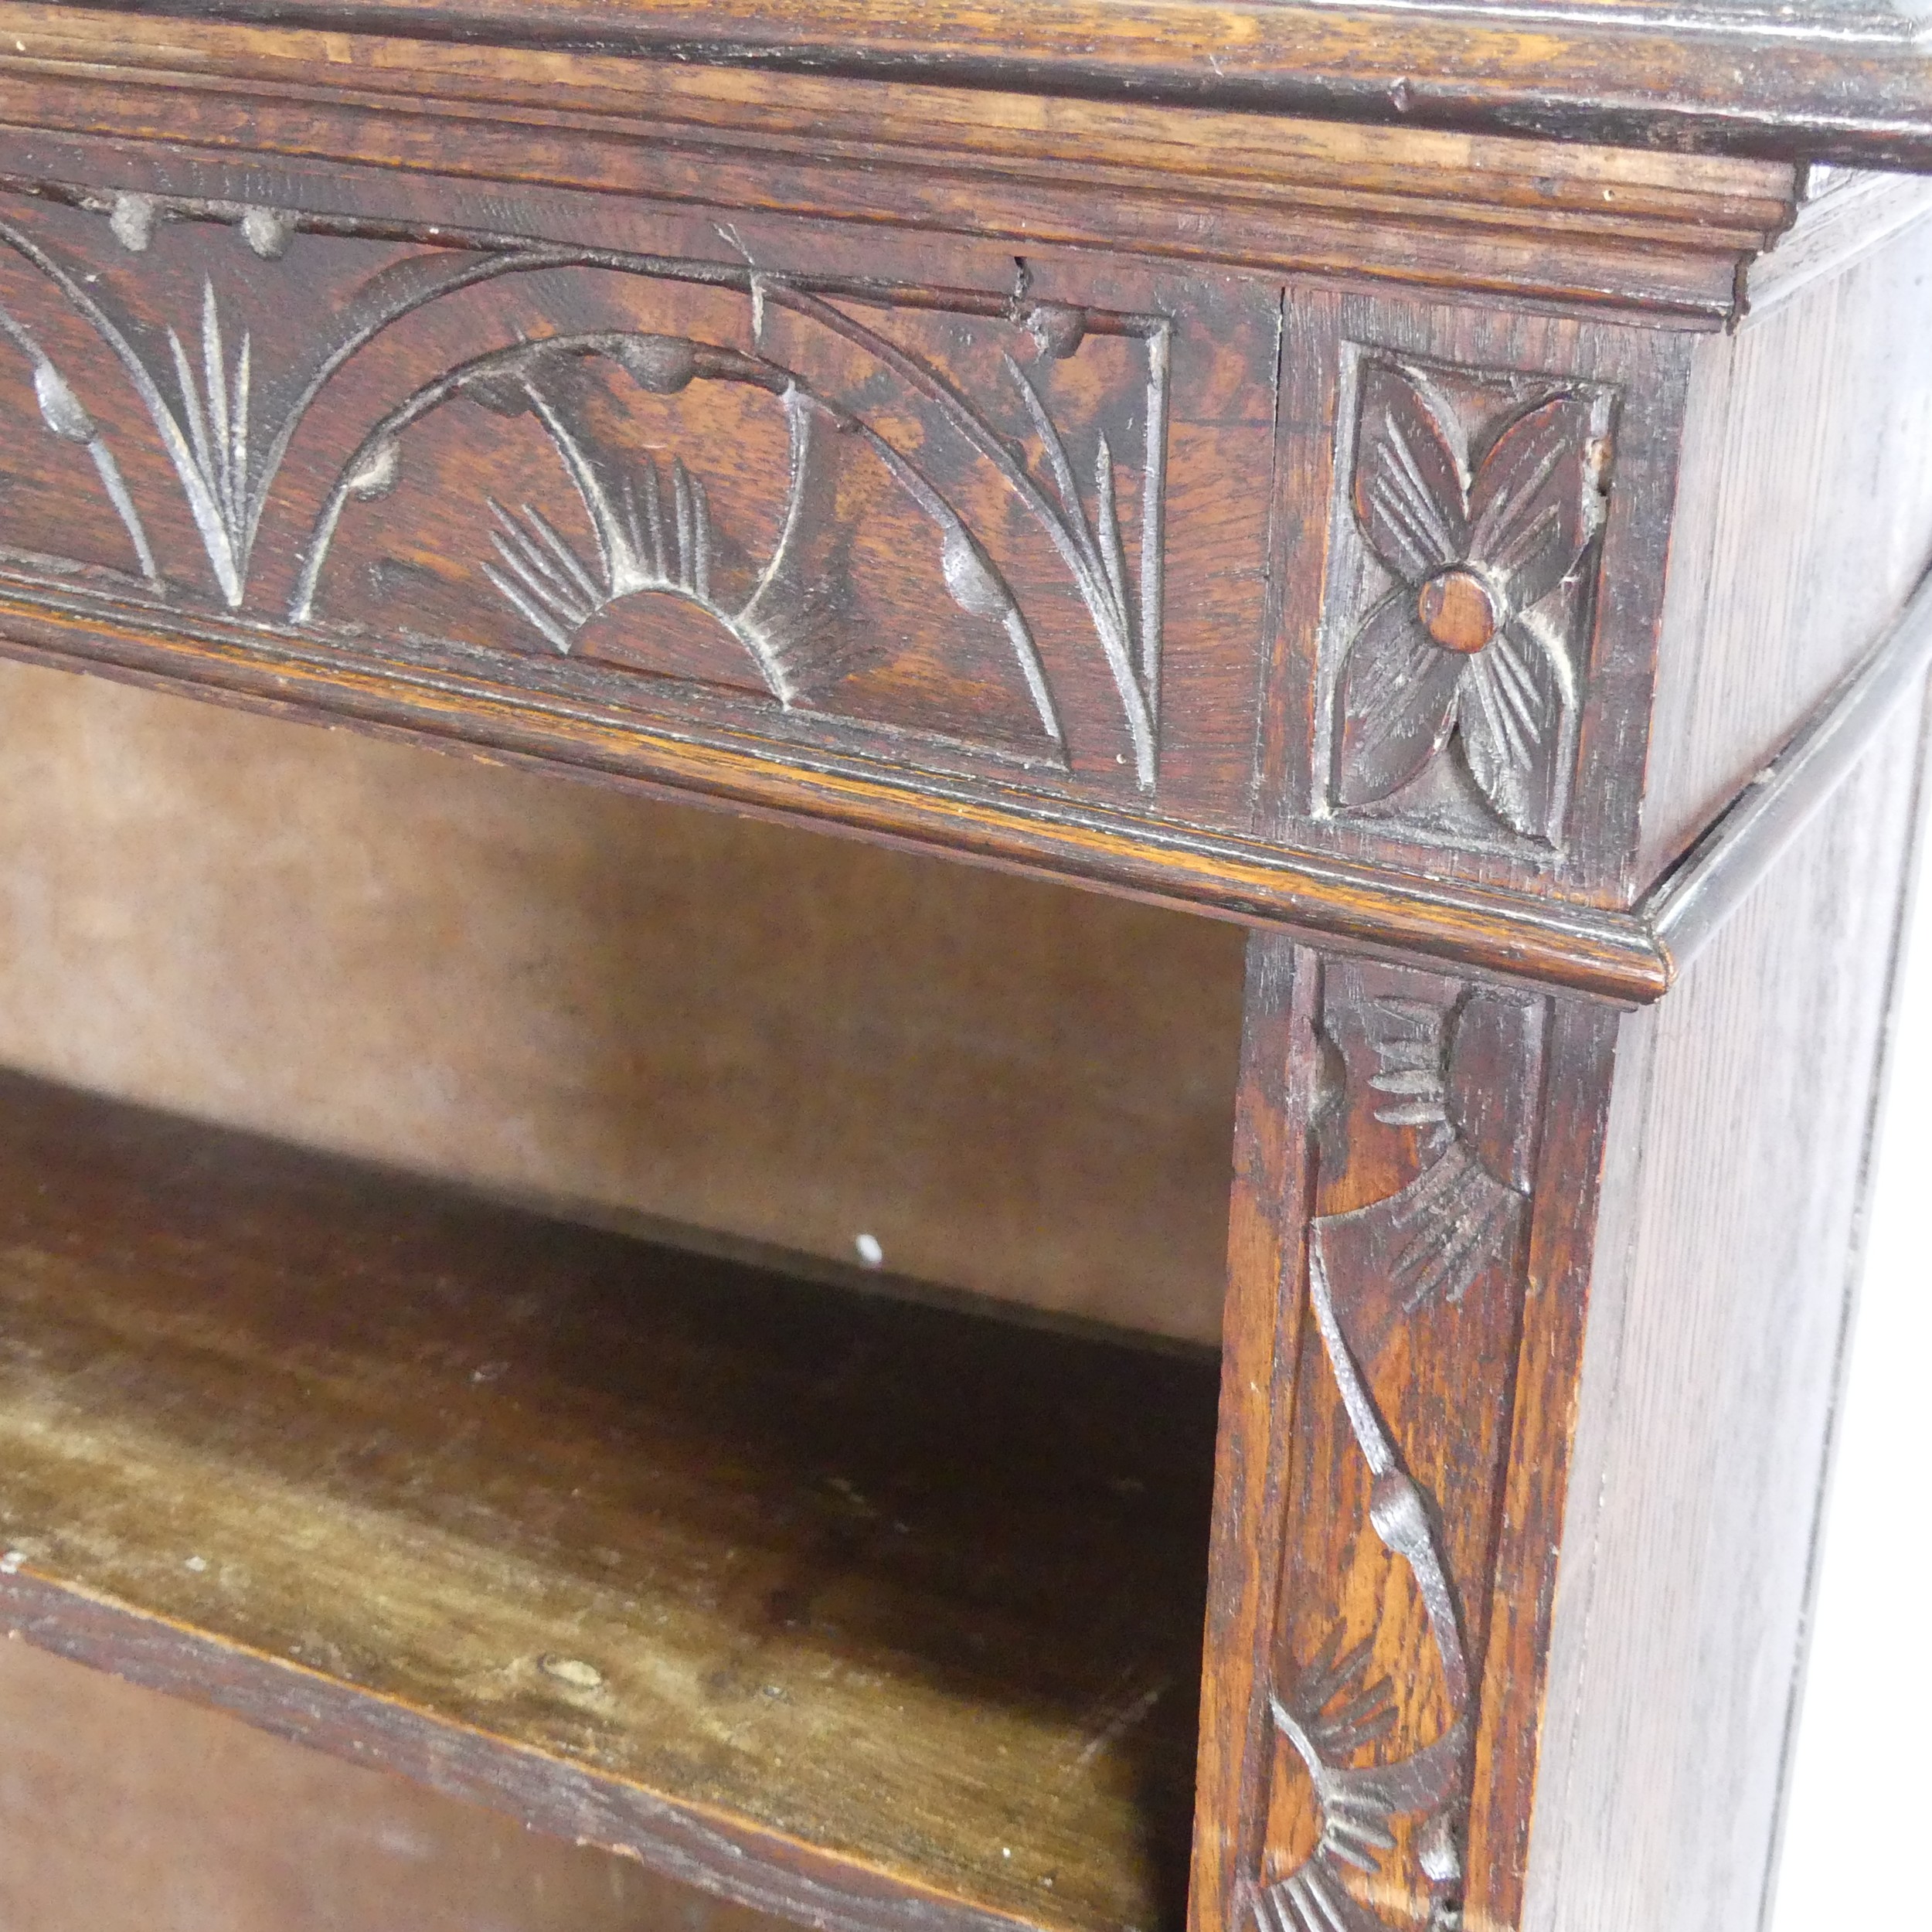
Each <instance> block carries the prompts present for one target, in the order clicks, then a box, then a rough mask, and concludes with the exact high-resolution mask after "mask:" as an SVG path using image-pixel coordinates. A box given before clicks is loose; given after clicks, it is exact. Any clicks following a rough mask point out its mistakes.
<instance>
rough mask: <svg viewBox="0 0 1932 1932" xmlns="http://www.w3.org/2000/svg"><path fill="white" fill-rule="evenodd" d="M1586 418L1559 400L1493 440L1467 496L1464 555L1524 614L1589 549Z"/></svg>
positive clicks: (1571, 400) (1577, 406)
mask: <svg viewBox="0 0 1932 1932" xmlns="http://www.w3.org/2000/svg"><path fill="white" fill-rule="evenodd" d="M1589 441H1590V410H1589V407H1588V406H1587V404H1586V403H1583V400H1581V399H1580V397H1577V396H1557V397H1556V398H1555V399H1554V400H1553V401H1550V402H1548V403H1544V404H1543V406H1542V407H1541V408H1540V409H1533V410H1531V411H1530V412H1529V414H1528V415H1526V416H1520V417H1518V418H1517V419H1516V420H1515V422H1513V423H1511V424H1510V425H1509V427H1508V428H1507V429H1505V430H1504V431H1503V433H1502V434H1501V435H1500V436H1499V437H1497V438H1496V440H1495V443H1494V444H1492V445H1491V447H1490V450H1489V453H1488V455H1487V456H1485V457H1484V458H1483V460H1482V461H1481V464H1479V465H1478V468H1477V470H1476V474H1475V481H1473V482H1472V483H1471V485H1470V489H1469V554H1470V555H1471V556H1472V557H1475V558H1478V559H1479V560H1481V562H1482V563H1484V564H1485V566H1487V567H1488V569H1490V570H1492V571H1494V572H1495V573H1496V575H1497V576H1498V577H1501V578H1502V580H1503V581H1504V583H1505V584H1506V585H1507V586H1508V592H1507V595H1508V598H1509V607H1510V608H1511V609H1512V610H1513V611H1527V610H1528V609H1529V607H1530V606H1531V605H1532V604H1536V603H1537V602H1538V601H1539V600H1541V599H1542V598H1544V597H1547V596H1549V594H1550V592H1551V591H1552V590H1555V589H1556V586H1557V585H1558V584H1560V583H1562V581H1563V579H1564V578H1565V577H1567V576H1568V575H1569V574H1570V572H1571V571H1572V570H1574V569H1575V568H1576V565H1577V559H1578V558H1579V557H1580V556H1582V555H1583V546H1584V545H1585V544H1586V543H1588V542H1589V541H1590V536H1591V533H1592V527H1593V519H1592V515H1591V512H1592V509H1593V507H1594V503H1595V501H1596V493H1595V492H1594V490H1593V489H1592V488H1591V487H1590V481H1589V478H1588V476H1587V457H1586V452H1587V448H1588V445H1589Z"/></svg>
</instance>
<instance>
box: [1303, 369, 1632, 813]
mask: <svg viewBox="0 0 1932 1932" xmlns="http://www.w3.org/2000/svg"><path fill="white" fill-rule="evenodd" d="M1614 413H1615V397H1614V394H1613V393H1611V391H1609V390H1607V389H1604V388H1602V387H1600V386H1590V385H1579V384H1570V383H1563V384H1559V383H1550V382H1549V381H1547V380H1536V379H1526V378H1518V377H1512V376H1506V375H1495V374H1490V373H1486V372H1476V371H1470V370H1462V369H1449V368H1447V367H1445V366H1438V365H1435V364H1431V363H1428V362H1422V361H1419V360H1410V359H1400V360H1399V359H1396V358H1394V357H1392V356H1389V355H1386V354H1383V353H1382V352H1364V353H1362V355H1360V356H1359V359H1358V360H1357V363H1356V373H1355V385H1354V413H1353V423H1352V448H1351V451H1350V454H1349V461H1348V462H1347V464H1345V466H1344V468H1343V474H1344V475H1345V479H1346V487H1347V491H1348V515H1347V518H1346V519H1345V522H1346V534H1347V536H1348V538H1349V539H1350V540H1349V542H1347V543H1345V544H1344V546H1342V549H1343V556H1342V563H1341V579H1340V582H1339V583H1338V582H1337V580H1335V578H1332V580H1331V594H1332V596H1335V595H1336V594H1337V593H1339V598H1340V603H1341V608H1340V610H1339V611H1336V612H1335V613H1334V614H1333V616H1332V622H1334V623H1335V630H1336V631H1337V632H1338V645H1339V648H1338V650H1335V651H1332V652H1331V654H1330V655H1331V657H1332V660H1333V665H1332V672H1331V686H1332V702H1331V705H1330V707H1329V709H1330V716H1329V719H1328V756H1327V760H1326V764H1327V768H1328V774H1329V777H1328V796H1327V798H1326V800H1325V801H1324V802H1325V806H1326V808H1327V809H1328V811H1331V812H1332V813H1334V814H1335V815H1344V816H1347V815H1359V816H1365V817H1372V818H1376V819H1378V820H1381V821H1393V822H1395V823H1397V824H1400V825H1405V826H1411V827H1414V828H1417V829H1420V830H1423V831H1425V832H1430V833H1432V834H1434V835H1437V836H1439V837H1447V838H1451V839H1453V840H1454V841H1456V842H1459V843H1478V844H1480V843H1482V842H1485V839H1486V838H1491V837H1493V835H1494V831H1495V828H1496V827H1497V826H1498V825H1500V826H1501V827H1502V828H1504V829H1505V831H1506V832H1510V833H1514V834H1515V835H1518V836H1519V837H1520V838H1523V839H1526V840H1529V841H1532V842H1536V844H1539V845H1556V844H1557V843H1559V842H1560V839H1561V836H1562V828H1563V818H1564V814H1565V809H1566V804H1567V802H1568V788H1569V784H1570V774H1571V772H1572V770H1573V767H1574V764H1575V759H1576V742H1577V720H1578V715H1579V710H1580V690H1581V685H1582V681H1583V675H1584V672H1585V668H1586V665H1585V662H1584V660H1585V657H1586V655H1587V634H1588V627H1589V623H1590V615H1591V600H1590V595H1589V591H1590V586H1591V583H1592V582H1593V580H1594V565H1595V556H1596V549H1597V544H1596V539H1597V534H1598V532H1600V529H1601V528H1602V526H1603V522H1604V512H1605V501H1606V497H1607V492H1608V490H1609V487H1610V471H1611V458H1612V447H1613V446H1612V441H1611V430H1612V425H1613V422H1614Z"/></svg>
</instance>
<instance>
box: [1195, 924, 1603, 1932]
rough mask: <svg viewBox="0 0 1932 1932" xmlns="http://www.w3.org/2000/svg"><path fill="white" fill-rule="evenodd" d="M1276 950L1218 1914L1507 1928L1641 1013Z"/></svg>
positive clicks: (1217, 1767)
mask: <svg viewBox="0 0 1932 1932" xmlns="http://www.w3.org/2000/svg"><path fill="white" fill-rule="evenodd" d="M1252 948H1253V950H1252V953H1251V957H1250V977H1249V1001H1250V1012H1249V1037H1248V1046H1247V1059H1246V1064H1245V1066H1244V1075H1243V1095H1242V1121H1241V1125H1240V1135H1239V1140H1238V1151H1237V1173H1236V1198H1235V1210H1234V1223H1233V1229H1234V1232H1233V1245H1232V1247H1231V1250H1230V1262H1231V1267H1230V1304H1229V1311H1228V1344H1227V1355H1226V1377H1225V1381H1224V1408H1223V1427H1222V1451H1221V1458H1222V1488H1221V1495H1220V1500H1221V1505H1222V1512H1221V1515H1220V1517H1219V1524H1218V1528H1217V1537H1218V1539H1219V1543H1218V1547H1217V1552H1216V1566H1215V1570H1214V1580H1213V1609H1212V1611H1211V1612H1210V1626H1209V1647H1210V1665H1209V1693H1208V1697H1207V1702H1206V1710H1207V1713H1208V1719H1207V1723H1206V1726H1204V1729H1205V1730H1206V1740H1205V1741H1204V1744H1203V1754H1202V1793H1201V1795H1202V1811H1203V1818H1202V1828H1201V1833H1200V1838H1201V1850H1200V1852H1199V1855H1198V1857H1197V1865H1196V1923H1197V1927H1199V1928H1200V1932H1206V1928H1207V1927H1209V1926H1214V1927H1225V1928H1229V1929H1230V1932H1246V1929H1247V1928H1252V1927H1259V1928H1260V1932H1376V1928H1384V1927H1386V1928H1398V1927H1451V1926H1464V1925H1468V1924H1473V1923H1478V1922H1480V1923H1485V1924H1487V1925H1501V1924H1503V1923H1508V1922H1509V1920H1507V1919H1506V1918H1499V1917H1492V1916H1491V1913H1490V1911H1489V1909H1488V1906H1487V1905H1485V1910H1484V1911H1483V1913H1481V1917H1480V1920H1478V1919H1477V1918H1472V1917H1466V1916H1465V1908H1466V1906H1468V1903H1469V1902H1470V1900H1471V1889H1472V1886H1471V1879H1470V1877H1469V1874H1470V1872H1471V1855H1470V1854H1471V1841H1472V1838H1474V1839H1475V1840H1476V1841H1478V1842H1480V1844H1481V1845H1482V1846H1483V1847H1484V1848H1485V1852H1484V1855H1485V1858H1491V1859H1493V1858H1494V1856H1495V1855H1496V1854H1498V1853H1500V1854H1501V1855H1502V1856H1503V1858H1504V1859H1505V1862H1507V1863H1509V1865H1510V1866H1511V1867H1512V1869H1515V1868H1516V1867H1518V1866H1519V1864H1520V1855H1519V1850H1518V1841H1519V1839H1520V1835H1521V1833H1520V1824H1519V1820H1517V1818H1516V1812H1517V1810H1518V1808H1519V1799H1520V1798H1521V1797H1522V1791H1519V1788H1518V1786H1519V1783H1521V1784H1522V1786H1523V1790H1524V1791H1526V1788H1527V1786H1526V1781H1524V1780H1522V1779H1519V1777H1518V1774H1519V1772H1520V1771H1522V1770H1525V1769H1526V1767H1527V1765H1528V1764H1529V1762H1530V1761H1532V1760H1533V1757H1534V1736H1535V1726H1536V1705H1537V1699H1538V1694H1539V1693H1538V1685H1539V1682H1540V1667H1541V1652H1542V1647H1543V1624H1542V1621H1541V1620H1540V1618H1539V1616H1538V1615H1537V1613H1536V1610H1535V1605H1536V1604H1537V1603H1538V1602H1539V1600H1546V1597H1547V1594H1548V1584H1549V1568H1550V1566H1551V1564H1552V1563H1553V1549H1554V1545H1555V1538H1556V1529H1557V1527H1558V1525H1559V1520H1560V1504H1561V1471H1562V1464H1563V1454H1564V1451H1565V1447H1566V1431H1567V1427H1568V1414H1569V1410H1568V1405H1567V1402H1566V1392H1567V1390H1568V1388H1569V1386H1570V1379H1571V1378H1572V1376H1573V1369H1574V1362H1575V1356H1576V1352H1577V1345H1578V1342H1579V1340H1580V1317H1581V1306H1582V1301H1583V1287H1584V1276H1585V1272H1586V1269H1587V1261H1586V1260H1585V1259H1584V1258H1583V1257H1585V1256H1586V1255H1587V1234H1588V1230H1589V1228H1590V1223H1591V1218H1592V1216H1593V1214H1594V1187H1593V1185H1592V1182H1593V1179H1594V1175H1592V1173H1591V1172H1590V1168H1591V1167H1592V1165H1594V1160H1595V1150H1596V1149H1597V1148H1598V1146H1599V1145H1600V1143H1599V1141H1598V1140H1597V1138H1596V1134H1597V1127H1598V1124H1599V1122H1600V1100H1601V1098H1602V1096H1603V1094H1604V1090H1605V1087H1606V1084H1607V1077H1608V1071H1609V1066H1608V1053H1607V1049H1608V1046H1609V1045H1610V1043H1611V1041H1612V1040H1613V1039H1614V1016H1612V1015H1608V1014H1607V1013H1606V1014H1604V1015H1588V1016H1587V1017H1586V1018H1585V1019H1583V1020H1582V1021H1580V1019H1579V1015H1578V1012H1577V1010H1574V1009H1571V1008H1570V1007H1568V1006H1566V1005H1563V1004H1561V1003H1560V1002H1556V1001H1555V1000H1553V999H1552V998H1549V997H1548V996H1546V995H1540V994H1536V993H1532V992H1526V991H1522V990H1518V989H1515V988H1504V987H1500V986H1491V985H1475V984H1471V983H1470V982H1468V981H1461V980H1458V979H1454V978H1445V977H1443V976H1441V975H1436V974H1432V973H1426V972H1422V971H1416V970H1414V969H1412V968H1405V967H1397V966H1393V965H1382V964H1375V963H1371V962H1367V961H1356V960H1346V959H1339V958H1333V957H1324V956H1322V955H1321V954H1316V953H1315V952H1312V951H1308V950H1305V949H1301V948H1297V947H1293V946H1291V944H1288V943H1287V942H1285V941H1283V940H1275V939H1270V938H1263V937H1257V939H1256V940H1254V941H1253V942H1252ZM1583 1033H1587V1034H1588V1035H1589V1036H1590V1039H1588V1040H1587V1041H1586V1040H1584V1039H1583V1038H1582V1034H1583ZM1559 1058H1560V1059H1561V1060H1563V1065H1562V1066H1556V1064H1555V1061H1556V1060H1557V1059H1559ZM1519 1396H1520V1400H1519ZM1532 1458H1533V1459H1535V1460H1536V1461H1537V1463H1538V1465H1539V1466H1538V1467H1537V1468H1535V1469H1530V1468H1527V1467H1526V1463H1527V1461H1529V1459H1532ZM1498 1605H1500V1607H1497V1606H1498ZM1492 1642H1500V1643H1501V1644H1502V1645H1503V1646H1504V1648H1505V1651H1506V1656H1505V1659H1504V1660H1503V1667H1502V1668H1486V1666H1487V1665H1488V1663H1489V1658H1490V1648H1491V1645H1492ZM1216 1726H1221V1727H1222V1729H1221V1731H1220V1734H1219V1736H1216ZM1233 1740H1238V1742H1235V1741H1233ZM1237 1753H1238V1756H1239V1760H1240V1761H1239V1762H1238V1763H1237V1762H1236V1754H1237ZM1479 1770H1480V1772H1481V1781H1480V1784H1479V1783H1478V1771H1479ZM1476 1810H1480V1811H1481V1813H1482V1815H1481V1818H1479V1819H1478V1818H1477V1817H1476V1816H1475V1811H1476ZM1498 1813H1502V1814H1507V1816H1499V1815H1498ZM1502 1876H1503V1882H1502V1883H1500V1884H1499V1883H1498V1875H1497V1874H1495V1873H1494V1872H1487V1871H1485V1872H1483V1873H1481V1874H1480V1875H1478V1876H1477V1877H1476V1879H1475V1883H1474V1889H1475V1891H1476V1892H1478V1893H1481V1895H1482V1896H1483V1898H1484V1899H1485V1900H1494V1901H1495V1902H1498V1903H1501V1902H1505V1901H1506V1900H1507V1898H1508V1897H1509V1896H1510V1895H1511V1893H1512V1886H1511V1885H1510V1883H1508V1882H1507V1874H1504V1875H1502Z"/></svg>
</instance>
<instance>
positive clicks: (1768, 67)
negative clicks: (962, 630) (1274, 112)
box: [115, 0, 1932, 166]
mask: <svg viewBox="0 0 1932 1932" xmlns="http://www.w3.org/2000/svg"><path fill="white" fill-rule="evenodd" d="M115 10H116V11H120V12H135V11H152V12H161V13H167V14H171V15H186V16H189V17H190V18H192V17H196V16H206V15H210V14H213V15H219V16H223V17H226V18H227V19H240V20H267V21H274V22H284V21H285V22H291V23H298V24H313V25H316V26H322V25H331V26H369V27H376V28H383V27H391V28H398V27H400V28H406V29H410V30H413V31H414V32H419V33H421V34H423V35H424V36H426V37H427V38H430V39H440V38H441V37H443V36H446V35H449V36H460V37H461V38H464V39H496V40H500V41H506V42H509V43H512V44H516V43H529V44H535V45H536V46H584V47H590V48H599V49H601V48H610V47H631V48H640V49H648V50H651V51H653V52H658V53H675V54H677V55H679V56H682V57H684V58H685V59H697V60H718V61H731V62H741V63H746V64H750V63H757V65H759V66H798V67H802V68H804V69H807V70H825V69H830V70H833V71H835V72H845V73H852V72H858V73H886V74H889V75H893V76H894V77H898V78H901V79H924V78H926V77H930V76H932V75H934V74H940V75H943V76H944V77H947V78H949V79H952V80H958V81H962V82H965V83H969V84H970V83H973V82H975V81H979V80H985V79H986V78H988V77H1000V78H1010V77H1014V76H1021V77H1026V78H1027V79H1029V80H1032V82H1033V83H1034V84H1036V85H1037V86H1040V87H1056V88H1060V89H1063V90H1066V91H1067V92H1069V93H1094V92H1098V93H1118V94H1128V93H1148V94H1155V95H1157V96H1158V95H1165V96H1167V97H1170V98H1179V99H1182V100H1209V101H1212V102H1214V103H1216V104H1219V105H1225V106H1230V107H1264V106H1267V107H1291V108H1294V109H1297V110H1300V111H1315V112H1324V111H1325V112H1328V113H1331V114H1337V115H1340V116H1344V117H1348V118H1350V119H1353V120H1359V121H1392V122H1393V121H1409V120H1414V121H1420V122H1421V123H1423V124H1433V125H1448V126H1458V125H1463V126H1468V125H1474V126H1478V127H1488V128H1505V129H1509V130H1512V131H1515V130H1529V131H1533V132H1536V133H1539V134H1546V135H1550V136H1553V137H1558V138H1562V137H1574V136H1577V135H1579V134H1582V135H1585V136H1589V137H1594V138H1609V139H1612V140H1621V141H1624V142H1626V143H1627V144H1628V145H1632V146H1657V147H1662V148H1699V147H1706V148H1720V147H1730V148H1735V149H1737V150H1740V151H1743V152H1745V153H1764V152H1772V153H1780V154H1798V155H1825V156H1827V157H1829V158H1842V159H1845V160H1850V161H1866V162H1891V163H1893V164H1895V165H1896V164H1901V163H1902V164H1903V165H1907V166H1910V165H1923V164H1924V163H1925V162H1927V161H1928V160H1932V55H1928V53H1927V46H1926V40H1925V36H1924V33H1923V26H1922V15H1920V13H1919V12H1918V10H1917V9H1913V8H1910V7H1903V8H1901V7H1898V6H1895V5H1886V4H1885V3H1884V0H1872V4H1871V5H1869V6H1861V5H1836V4H1834V3H1833V0H1811V4H1808V5H1799V6H1796V7H1779V8H1775V9H1774V8H1771V7H1769V6H1767V5H1763V4H1761V3H1760V0H1679V5H1675V6H1669V5H1649V4H1646V3H1645V0H1628V3H1626V0H1607V4H1606V5H1602V6H1600V7H1598V8H1596V9H1592V10H1590V12H1588V13H1582V12H1580V10H1577V9H1571V8H1569V7H1566V6H1563V5H1561V4H1555V5H1552V4H1547V0H1524V4H1522V5H1519V6H1515V7H1511V8H1509V9H1500V8H1498V9H1492V8H1488V7H1485V6H1482V5H1470V4H1466V3H1465V4H1462V5H1454V4H1450V5H1417V6H1413V7H1408V8H1404V9H1400V10H1395V9H1389V10H1383V9H1376V8H1371V7H1351V6H1346V5H1336V6H1328V5H1312V4H1308V5H1293V4H1249V5H1238V4H1227V0H1218V3H1217V0H1206V3H1205V4H1168V5H1159V4H1155V3H1154V0H1078V3H1077V4H1073V5H1058V6H1056V7H1055V8H1054V9H1053V11H1052V12H1051V13H1050V14H1043V12H1041V11H1040V10H1039V9H1038V8H1036V7H1032V6H1029V5H1023V4H1021V0H975V5H971V6H970V7H963V8H956V9H940V8H937V7H935V6H934V5H932V4H931V3H930V0H892V3H891V4H889V5H876V4H873V0H842V3H841V4H831V3H830V0H794V4H789V5H787V4H781V3H780V0H733V3H732V4H731V5H726V6H711V5H706V6H702V7H691V6H676V5H665V4H663V0H621V3H620V4H617V5H584V4H583V0H460V4H457V5H451V4H449V0H158V4H150V5H142V6H117V7H116V8H115Z"/></svg>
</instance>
